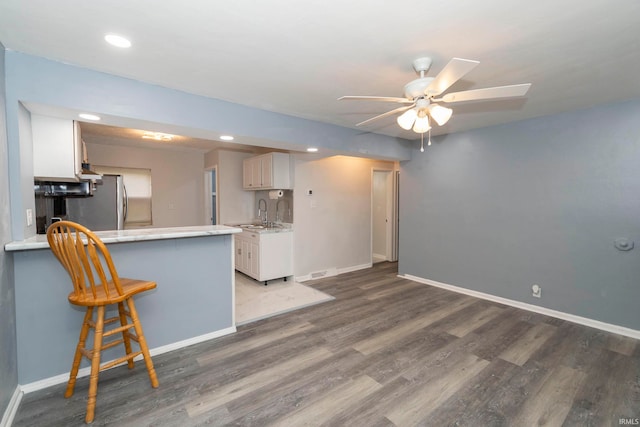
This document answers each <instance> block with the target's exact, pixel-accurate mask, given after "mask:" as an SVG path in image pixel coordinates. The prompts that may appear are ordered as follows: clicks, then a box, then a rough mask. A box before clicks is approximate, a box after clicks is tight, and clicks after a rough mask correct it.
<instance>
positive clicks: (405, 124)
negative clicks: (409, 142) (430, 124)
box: [397, 108, 418, 130]
mask: <svg viewBox="0 0 640 427" xmlns="http://www.w3.org/2000/svg"><path fill="white" fill-rule="evenodd" d="M416 117H418V112H417V111H416V109H415V108H411V109H409V110H407V111H405V112H404V113H402V114H401V115H400V116H398V118H397V121H398V125H399V126H400V127H401V128H402V129H404V130H409V129H411V127H412V126H413V123H414V121H415V120H416Z"/></svg>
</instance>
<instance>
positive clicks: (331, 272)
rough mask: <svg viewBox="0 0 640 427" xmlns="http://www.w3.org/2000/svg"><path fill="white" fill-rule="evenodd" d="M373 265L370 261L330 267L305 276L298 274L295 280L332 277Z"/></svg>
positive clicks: (302, 280)
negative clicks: (348, 265)
mask: <svg viewBox="0 0 640 427" xmlns="http://www.w3.org/2000/svg"><path fill="white" fill-rule="evenodd" d="M372 266H373V264H372V263H370V262H368V263H366V264H360V265H352V266H350V267H344V268H336V267H330V268H327V269H326V270H319V271H313V272H311V273H309V274H305V275H304V276H296V277H295V278H294V280H295V281H296V282H298V283H301V282H306V281H308V280H315V279H324V278H325V277H332V276H337V275H339V274H344V273H351V272H352V271H358V270H364V269H366V268H371V267H372Z"/></svg>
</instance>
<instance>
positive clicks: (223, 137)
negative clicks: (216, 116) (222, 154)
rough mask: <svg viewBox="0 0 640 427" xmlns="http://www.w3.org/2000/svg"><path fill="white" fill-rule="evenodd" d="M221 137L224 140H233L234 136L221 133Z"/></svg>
mask: <svg viewBox="0 0 640 427" xmlns="http://www.w3.org/2000/svg"><path fill="white" fill-rule="evenodd" d="M220 139H221V140H223V141H233V137H232V136H231V135H220Z"/></svg>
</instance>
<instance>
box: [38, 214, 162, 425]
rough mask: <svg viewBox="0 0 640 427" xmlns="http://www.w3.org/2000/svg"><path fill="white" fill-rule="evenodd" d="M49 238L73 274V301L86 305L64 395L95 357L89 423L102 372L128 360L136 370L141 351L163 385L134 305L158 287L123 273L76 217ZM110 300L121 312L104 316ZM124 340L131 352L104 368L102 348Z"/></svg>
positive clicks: (153, 379) (56, 227)
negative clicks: (82, 365) (133, 347)
mask: <svg viewBox="0 0 640 427" xmlns="http://www.w3.org/2000/svg"><path fill="white" fill-rule="evenodd" d="M47 240H48V241H49V246H50V247H51V250H52V251H53V253H54V255H55V256H56V258H57V259H58V261H60V263H61V264H62V265H63V266H64V268H65V270H67V272H68V273H69V276H71V281H72V282H73V292H71V293H70V294H69V302H70V303H71V304H75V305H79V306H84V307H86V308H87V312H86V314H85V316H84V322H83V324H82V329H81V330H80V339H79V340H78V346H77V347H76V352H75V356H74V358H73V364H72V365H71V372H70V374H69V382H68V384H67V391H66V392H65V394H64V397H67V398H68V397H71V396H72V395H73V390H74V388H75V384H76V376H77V374H78V368H79V367H80V361H81V359H82V356H85V357H86V358H87V359H89V360H90V361H91V375H90V377H89V399H88V401H87V415H86V418H85V421H86V422H87V423H90V422H92V421H93V417H94V412H95V407H96V397H97V394H98V374H99V372H100V371H102V370H105V369H108V368H111V367H113V366H115V365H118V364H120V363H123V362H125V361H126V362H127V364H128V366H129V369H132V368H133V366H134V361H133V359H134V357H136V356H138V355H140V354H141V355H142V357H143V359H144V363H145V365H146V366H147V371H148V372H149V379H150V380H151V386H152V387H153V388H156V387H158V378H157V376H156V371H155V369H154V368H153V362H152V361H151V355H150V354H149V349H148V347H147V342H146V340H145V337H144V333H143V332H142V326H141V325H140V321H139V320H138V313H137V311H136V307H135V304H134V303H133V296H134V295H136V294H138V293H140V292H144V291H147V290H150V289H154V288H155V287H156V283H155V282H150V281H146V280H135V279H125V278H124V277H119V276H118V273H117V272H116V268H115V266H114V264H113V261H112V259H111V255H110V254H109V251H108V249H107V247H106V246H105V244H104V243H103V242H102V241H101V240H100V238H99V237H98V236H96V235H95V234H94V233H93V232H92V231H91V230H89V229H87V228H86V227H84V226H82V225H80V224H76V223H74V222H71V221H59V222H56V223H54V224H52V225H51V226H50V227H49V229H48V230H47ZM111 304H117V305H118V315H117V316H114V317H111V318H108V319H105V318H104V315H105V307H106V306H108V305H111ZM125 305H126V307H125ZM94 309H97V310H96V311H97V316H96V320H95V321H94V320H93V313H94ZM118 321H119V325H118V324H116V325H114V327H112V328H111V329H109V330H105V326H107V325H110V324H113V323H116V322H118ZM131 328H133V329H134V330H135V334H134V333H133V332H132V331H130V329H131ZM90 329H93V330H94V339H93V348H92V349H91V348H86V346H85V342H86V340H87V336H88V334H89V330H90ZM118 333H121V334H122V338H120V339H117V340H114V341H110V342H107V343H103V338H106V337H109V336H112V335H115V334H118ZM132 340H133V341H136V342H137V343H138V345H139V347H140V351H137V352H133V351H132V350H131V341H132ZM121 343H124V348H125V352H126V355H125V356H123V357H121V358H119V359H117V360H114V361H112V362H109V363H105V364H104V365H102V366H100V352H101V351H102V350H106V349H108V348H111V347H114V346H116V345H118V344H121Z"/></svg>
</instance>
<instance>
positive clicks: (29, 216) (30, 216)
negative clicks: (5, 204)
mask: <svg viewBox="0 0 640 427" xmlns="http://www.w3.org/2000/svg"><path fill="white" fill-rule="evenodd" d="M32 225H33V209H27V227H29V226H32Z"/></svg>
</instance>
